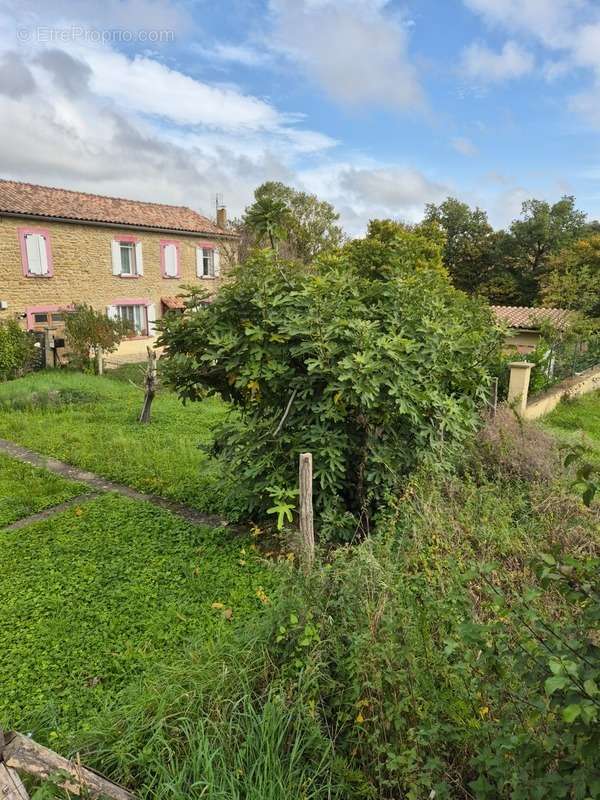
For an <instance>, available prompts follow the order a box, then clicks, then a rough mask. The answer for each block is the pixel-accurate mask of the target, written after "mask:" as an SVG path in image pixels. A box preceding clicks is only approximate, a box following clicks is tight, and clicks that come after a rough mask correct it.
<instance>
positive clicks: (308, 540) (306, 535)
mask: <svg viewBox="0 0 600 800" xmlns="http://www.w3.org/2000/svg"><path fill="white" fill-rule="evenodd" d="M312 483H313V472H312V454H311V453H300V467H299V487H300V501H299V502H300V546H301V548H302V561H303V563H304V569H305V571H306V572H308V571H310V569H311V567H312V565H313V563H314V560H315V530H314V521H313V503H312Z"/></svg>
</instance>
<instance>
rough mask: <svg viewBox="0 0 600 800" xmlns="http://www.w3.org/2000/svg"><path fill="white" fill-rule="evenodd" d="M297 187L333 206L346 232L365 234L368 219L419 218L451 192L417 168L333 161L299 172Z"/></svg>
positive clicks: (414, 220) (441, 183)
mask: <svg viewBox="0 0 600 800" xmlns="http://www.w3.org/2000/svg"><path fill="white" fill-rule="evenodd" d="M297 184H298V185H299V186H300V188H302V189H304V190H305V191H309V192H314V193H315V194H317V195H319V197H323V198H324V199H326V200H329V202H331V203H333V205H334V206H335V207H336V209H337V210H338V212H339V213H340V217H341V222H342V225H343V226H344V228H345V230H347V231H348V232H349V233H351V234H353V235H362V234H364V232H365V229H366V226H367V223H368V221H369V219H373V218H388V217H390V218H393V219H402V220H406V221H410V222H417V221H418V220H420V219H422V217H423V212H424V207H425V204H426V203H429V202H439V201H441V200H442V199H443V198H444V197H446V196H447V195H448V194H450V193H451V189H450V187H449V186H447V185H446V184H445V183H444V182H442V181H438V180H436V179H434V178H431V177H429V176H427V175H426V174H425V173H423V172H421V171H420V170H419V169H417V168H416V167H412V166H408V165H399V164H378V163H374V162H371V161H369V162H364V163H360V164H352V163H349V162H334V163H328V164H326V165H323V166H320V167H316V168H314V169H307V170H301V171H300V172H299V173H298V177H297Z"/></svg>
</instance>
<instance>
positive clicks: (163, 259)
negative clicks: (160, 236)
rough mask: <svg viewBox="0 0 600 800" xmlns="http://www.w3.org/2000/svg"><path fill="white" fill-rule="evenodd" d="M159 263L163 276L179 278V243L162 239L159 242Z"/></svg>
mask: <svg viewBox="0 0 600 800" xmlns="http://www.w3.org/2000/svg"><path fill="white" fill-rule="evenodd" d="M160 263H161V267H162V274H163V278H179V244H178V243H177V242H167V241H162V242H161V243H160Z"/></svg>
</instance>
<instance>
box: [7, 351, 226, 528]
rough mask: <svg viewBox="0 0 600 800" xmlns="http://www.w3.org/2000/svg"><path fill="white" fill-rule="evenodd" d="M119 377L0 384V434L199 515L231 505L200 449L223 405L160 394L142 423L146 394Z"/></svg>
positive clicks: (56, 374) (58, 374)
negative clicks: (148, 420) (146, 421)
mask: <svg viewBox="0 0 600 800" xmlns="http://www.w3.org/2000/svg"><path fill="white" fill-rule="evenodd" d="M133 366H134V367H135V368H136V369H137V366H136V365H133ZM127 370H128V372H127V374H128V375H129V374H130V373H131V372H132V371H133V370H132V367H131V365H128V367H127ZM119 377H121V378H123V377H124V375H122V374H121V375H118V376H114V375H113V376H112V377H110V373H109V377H98V376H95V375H84V374H81V373H73V372H66V371H58V370H55V371H54V370H53V371H47V372H42V373H36V374H32V375H28V376H27V377H25V378H22V379H19V380H16V381H11V382H9V383H4V384H0V436H1V437H4V438H7V439H11V440H12V441H15V442H19V443H20V444H23V445H25V446H27V447H30V448H31V449H33V450H36V451H39V452H41V453H44V454H46V455H51V456H54V457H56V458H60V459H62V460H64V461H67V462H68V463H70V464H74V465H76V466H80V467H83V468H85V469H90V470H92V471H95V472H97V473H99V474H100V475H103V476H105V477H107V478H110V479H112V480H116V481H121V482H123V483H126V484H129V485H131V486H134V487H136V488H137V489H140V490H142V491H146V492H153V493H156V494H159V495H162V496H165V497H169V498H172V499H175V500H179V501H181V502H185V503H188V504H190V505H192V506H194V507H196V508H198V509H200V510H202V511H208V512H211V513H219V512H220V513H226V512H227V511H228V509H230V508H231V506H232V505H233V506H235V501H234V500H233V499H232V495H231V493H230V492H228V490H227V487H225V486H224V485H223V481H222V479H221V475H220V471H219V467H218V465H217V464H216V462H215V461H213V460H212V459H211V458H210V457H209V456H208V455H207V454H206V453H205V452H204V451H203V450H201V449H199V447H200V446H201V445H206V444H208V443H209V442H210V440H211V430H212V428H213V426H214V425H215V423H216V422H218V421H219V420H221V419H223V417H224V415H225V414H226V413H227V407H226V406H225V404H224V403H222V402H221V401H219V400H217V399H207V400H205V401H204V402H201V403H192V404H189V405H188V406H184V405H183V404H182V403H181V402H180V401H179V400H178V398H177V397H176V396H175V395H174V394H173V393H172V392H169V391H162V392H160V393H159V394H158V396H157V398H156V400H155V401H154V405H153V408H152V422H151V423H150V425H140V424H139V423H138V422H137V416H138V415H139V412H140V409H141V405H142V399H143V393H142V392H141V391H140V390H139V389H137V388H135V387H134V386H132V385H131V384H130V383H129V382H128V381H127V380H119Z"/></svg>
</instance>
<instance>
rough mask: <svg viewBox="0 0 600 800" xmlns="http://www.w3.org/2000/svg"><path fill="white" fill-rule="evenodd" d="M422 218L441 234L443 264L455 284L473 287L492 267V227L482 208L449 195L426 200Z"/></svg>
mask: <svg viewBox="0 0 600 800" xmlns="http://www.w3.org/2000/svg"><path fill="white" fill-rule="evenodd" d="M424 222H425V224H426V225H430V226H432V227H433V226H437V227H438V228H439V229H440V230H441V231H442V232H443V234H444V239H445V242H444V250H443V257H444V264H445V265H446V267H447V269H448V272H449V273H450V277H451V278H452V281H453V283H454V285H455V286H456V287H457V288H459V289H462V290H464V291H471V292H472V291H475V290H476V289H477V288H478V286H479V285H480V284H481V283H483V282H484V281H485V279H486V275H487V273H489V271H490V269H491V268H492V267H493V263H492V253H493V237H494V229H493V228H492V226H491V225H490V223H489V222H488V218H487V214H486V213H485V211H482V210H481V209H480V208H475V209H471V208H469V206H468V205H467V204H466V203H461V202H460V201H459V200H456V199H455V198H454V197H448V199H447V200H445V201H444V202H443V203H441V204H440V205H439V206H436V205H434V204H433V203H429V204H428V205H427V206H426V207H425V219H424Z"/></svg>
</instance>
